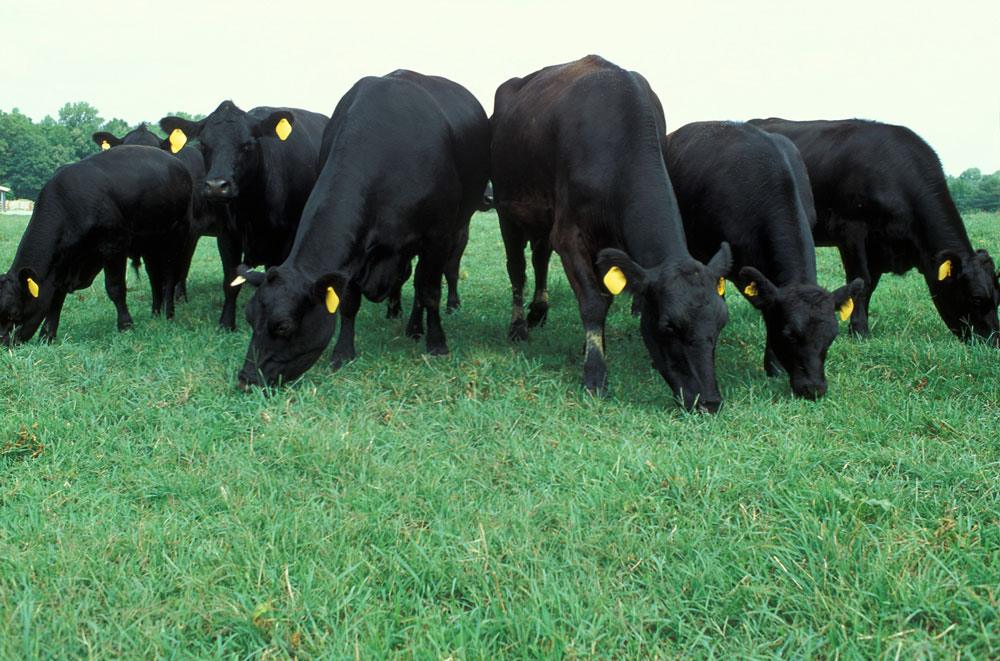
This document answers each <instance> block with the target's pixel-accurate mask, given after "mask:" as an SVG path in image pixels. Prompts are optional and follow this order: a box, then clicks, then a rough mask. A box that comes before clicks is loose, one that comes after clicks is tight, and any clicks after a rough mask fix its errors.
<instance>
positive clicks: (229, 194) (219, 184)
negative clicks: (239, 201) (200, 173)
mask: <svg viewBox="0 0 1000 661" xmlns="http://www.w3.org/2000/svg"><path fill="white" fill-rule="evenodd" d="M204 194H205V197H208V198H211V199H213V200H231V199H233V198H234V197H236V196H237V195H238V194H239V188H238V187H237V186H236V183H235V182H233V181H230V180H228V179H223V178H221V177H219V178H214V179H206V180H205V188H204Z"/></svg>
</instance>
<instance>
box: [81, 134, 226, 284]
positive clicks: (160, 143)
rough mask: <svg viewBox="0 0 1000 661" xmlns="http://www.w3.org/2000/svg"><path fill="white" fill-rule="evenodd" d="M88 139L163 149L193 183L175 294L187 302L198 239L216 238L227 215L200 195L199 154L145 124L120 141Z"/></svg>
mask: <svg viewBox="0 0 1000 661" xmlns="http://www.w3.org/2000/svg"><path fill="white" fill-rule="evenodd" d="M91 139H92V140H93V141H94V143H95V144H96V145H97V146H98V147H100V148H101V149H102V150H105V149H111V148H112V147H119V146H121V145H144V146H146V147H156V148H157V149H164V150H167V151H169V152H171V153H174V154H176V156H177V158H179V159H180V161H181V163H183V164H184V166H185V167H186V168H187V169H188V173H189V174H190V175H191V184H192V188H191V191H192V192H191V197H192V200H191V210H192V214H193V215H192V221H191V228H190V231H189V234H188V243H187V250H186V251H185V254H184V260H183V262H182V263H181V266H180V279H179V280H178V282H177V291H176V299H177V300H180V299H184V300H187V276H188V271H189V270H190V269H191V259H192V258H193V257H194V251H195V249H196V248H197V247H198V239H200V238H201V237H203V236H219V229H220V227H221V225H222V221H221V218H224V217H225V214H226V213H227V212H228V210H227V209H226V208H225V207H224V206H223V205H221V204H218V203H215V202H211V201H210V200H208V199H207V198H206V197H205V196H204V195H203V194H202V189H203V188H204V185H205V159H204V158H202V155H201V151H200V150H199V149H198V148H197V147H193V146H187V147H185V146H183V145H181V146H180V148H175V146H174V145H172V144H170V140H165V139H162V138H160V136H158V135H156V134H155V133H153V132H152V131H150V130H149V129H148V128H146V124H145V123H143V124H140V125H139V127H138V128H135V129H132V130H131V131H129V132H128V133H126V134H125V135H124V136H123V137H121V138H119V137H117V136H115V135H114V134H113V133H110V132H108V131H96V132H95V133H93V134H92V135H91Z"/></svg>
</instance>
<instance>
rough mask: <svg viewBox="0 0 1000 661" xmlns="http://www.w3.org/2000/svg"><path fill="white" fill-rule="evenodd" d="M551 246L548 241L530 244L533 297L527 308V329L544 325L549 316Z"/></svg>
mask: <svg viewBox="0 0 1000 661" xmlns="http://www.w3.org/2000/svg"><path fill="white" fill-rule="evenodd" d="M551 256H552V246H551V245H549V242H548V240H547V239H546V240H545V241H535V242H532V244H531V269H532V271H534V273H535V295H534V296H533V297H532V299H531V305H529V306H528V328H534V327H535V326H543V325H545V320H546V318H547V317H548V314H549V258H550V257H551Z"/></svg>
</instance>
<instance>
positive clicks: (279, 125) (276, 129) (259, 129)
mask: <svg viewBox="0 0 1000 661" xmlns="http://www.w3.org/2000/svg"><path fill="white" fill-rule="evenodd" d="M294 123H295V115H293V114H292V113H291V112H289V111H287V110H277V111H275V112H272V113H271V114H270V115H268V116H267V117H266V118H265V119H262V120H261V121H260V122H258V123H257V124H256V125H255V126H254V127H253V135H254V137H255V138H260V137H263V136H265V135H277V136H278V139H280V140H287V139H288V136H289V134H291V132H292V125H293V124H294Z"/></svg>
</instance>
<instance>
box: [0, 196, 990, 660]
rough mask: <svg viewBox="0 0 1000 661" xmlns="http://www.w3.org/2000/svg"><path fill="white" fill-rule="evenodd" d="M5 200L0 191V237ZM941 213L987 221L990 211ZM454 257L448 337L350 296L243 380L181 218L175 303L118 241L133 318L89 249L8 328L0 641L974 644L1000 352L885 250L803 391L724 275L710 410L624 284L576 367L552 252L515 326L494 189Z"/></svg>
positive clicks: (915, 652) (573, 331)
mask: <svg viewBox="0 0 1000 661" xmlns="http://www.w3.org/2000/svg"><path fill="white" fill-rule="evenodd" d="M26 223H27V217H26V216H25V217H20V218H11V217H5V218H4V219H3V220H2V221H0V256H2V259H3V262H4V264H3V268H4V269H6V268H7V266H8V265H9V264H10V261H11V259H12V257H13V254H14V251H15V249H16V246H17V242H18V240H19V238H20V235H21V233H22V232H23V230H24V227H25V225H26ZM966 223H967V225H968V228H969V233H970V236H971V238H972V241H973V245H974V246H975V247H986V248H988V249H989V250H990V251H991V253H992V254H993V255H995V256H997V255H1000V216H998V215H996V214H974V215H970V216H967V217H966ZM556 261H557V260H556ZM462 268H463V271H465V272H467V274H468V277H467V278H465V279H463V280H462V282H461V295H462V301H463V307H462V309H461V310H460V311H458V312H457V313H455V314H453V315H449V316H447V317H445V319H444V324H445V331H446V333H447V334H448V341H449V346H450V348H451V350H452V354H451V355H450V356H449V357H447V358H431V357H427V356H425V355H424V354H423V348H424V344H423V342H422V341H420V342H413V341H412V340H409V339H407V338H406V337H404V336H403V326H404V324H405V314H404V318H403V319H400V320H386V319H385V318H384V316H385V307H384V305H381V304H379V305H376V304H372V303H369V302H366V303H365V304H363V306H362V310H361V314H360V315H359V319H358V339H357V346H358V352H359V357H358V360H356V361H355V362H354V363H352V364H350V365H348V366H347V367H346V368H344V369H343V370H342V371H340V372H337V373H335V374H331V373H330V372H329V371H328V370H327V369H325V367H324V362H325V360H326V358H325V357H324V359H322V361H321V363H320V364H319V365H317V366H316V367H315V368H313V369H312V370H311V371H309V372H308V373H307V374H306V375H305V376H304V377H303V378H302V379H301V380H300V381H298V382H296V383H295V384H293V385H292V386H291V387H288V388H285V389H280V390H275V391H273V392H272V393H271V394H270V395H268V394H267V393H265V392H263V391H260V390H257V391H253V392H250V393H243V392H240V391H238V390H237V389H236V387H235V374H236V371H237V370H238V369H239V367H240V366H241V364H242V361H243V358H244V355H245V352H246V349H247V344H248V340H249V331H248V328H247V325H246V322H245V320H244V319H243V316H242V309H243V306H244V305H245V303H246V300H247V299H248V297H249V293H250V292H244V293H243V294H242V295H241V298H240V308H239V314H238V317H237V318H238V331H237V332H236V333H226V332H220V331H219V330H217V326H216V321H217V319H218V314H219V310H220V306H221V301H222V294H221V290H220V282H219V281H220V272H221V269H220V268H219V266H218V256H217V253H216V250H215V246H214V242H213V241H212V240H210V239H204V240H203V241H202V243H201V244H200V246H199V250H198V253H197V255H196V260H195V264H194V266H193V268H192V275H191V278H190V280H189V291H190V296H191V300H190V302H189V303H186V304H180V305H178V312H177V318H176V319H175V320H174V322H165V321H163V320H151V319H150V317H149V310H148V308H149V287H148V283H147V281H146V277H145V275H144V274H143V275H142V276H141V277H140V278H138V279H137V278H136V276H135V274H134V273H131V271H130V274H129V283H130V286H129V303H130V307H131V309H132V314H133V317H134V318H135V321H136V328H135V329H134V330H133V331H130V332H126V333H123V334H119V333H117V332H116V331H115V329H114V313H113V307H112V305H111V303H110V302H109V301H108V299H107V296H106V294H105V293H104V288H103V279H102V276H99V277H98V279H97V281H96V282H95V284H94V286H93V287H92V288H91V289H89V290H86V291H82V292H78V293H76V294H71V295H70V296H69V297H68V298H67V301H66V306H65V309H64V312H63V315H62V321H61V325H60V328H59V335H60V337H59V340H58V341H57V342H56V343H55V344H54V345H52V346H46V345H41V344H39V343H38V342H37V339H36V340H32V341H31V342H29V343H28V344H26V345H23V346H19V347H16V348H14V349H13V350H7V349H4V350H3V351H2V354H0V355H2V364H0V370H2V377H0V398H2V405H3V408H4V417H3V418H2V422H0V658H3V659H14V658H46V659H60V658H184V659H188V658H234V659H243V658H261V659H263V658H268V659H274V658H290V657H295V658H304V659H312V658H360V659H372V658H386V657H388V658H415V659H435V658H436V659H445V658H449V657H451V658H454V659H496V658H511V659H515V658H579V657H585V658H589V657H601V658H638V657H642V658H676V657H696V658H712V657H716V658H771V657H776V656H781V657H802V658H817V657H819V658H867V659H870V658H889V659H893V658H917V657H949V658H955V657H962V658H990V657H997V656H1000V621H998V613H997V609H998V605H997V599H998V598H1000V594H998V592H1000V480H998V473H1000V446H998V443H997V435H998V429H1000V353H998V352H997V351H996V350H991V349H989V348H986V347H982V346H971V347H970V346H965V345H963V344H961V343H960V342H959V341H958V340H957V339H956V338H955V337H953V336H952V335H951V334H950V333H949V332H948V331H947V329H946V328H945V326H944V324H943V323H942V322H941V320H940V318H939V317H938V315H937V312H936V311H935V310H934V308H933V306H932V304H931V301H930V298H929V295H928V293H927V289H926V286H925V284H924V282H923V279H922V278H921V277H920V276H919V275H918V274H917V273H916V272H911V273H910V274H908V275H907V276H905V277H902V278H899V277H892V276H887V277H885V278H883V280H882V283H881V285H880V287H879V289H878V290H877V292H876V294H875V297H874V299H873V302H872V311H873V312H872V322H873V325H872V334H873V336H872V339H871V340H869V341H858V340H854V339H852V338H848V337H846V336H845V335H843V334H842V335H841V336H840V337H839V338H838V339H837V340H836V341H835V342H834V344H833V346H832V348H831V350H830V355H829V360H828V362H827V376H828V378H829V382H830V390H829V393H828V394H827V396H826V397H825V398H824V399H822V400H821V401H819V402H807V401H801V400H794V399H792V398H791V397H790V394H789V387H788V383H787V379H780V380H779V379H769V378H768V377H766V376H765V375H764V372H763V369H762V355H763V337H764V335H763V332H764V326H763V322H762V320H761V318H760V315H759V314H758V313H756V312H755V311H754V310H753V309H752V308H751V306H750V305H749V304H748V303H747V302H745V301H744V300H742V299H741V297H739V296H738V295H737V292H736V291H735V287H733V286H732V285H730V286H729V289H728V291H727V292H726V299H727V302H728V303H729V305H730V321H729V324H728V326H727V327H726V328H725V329H724V331H723V333H722V336H721V339H720V343H719V346H718V350H717V361H716V365H717V372H718V379H719V385H720V387H721V389H722V393H723V396H724V398H725V402H724V404H723V408H722V411H721V412H720V413H719V414H718V415H714V416H709V415H689V414H686V413H684V412H683V411H682V410H681V409H680V408H679V407H678V406H677V405H676V404H675V403H674V401H673V399H672V397H671V396H670V392H669V389H668V388H667V386H666V384H665V383H664V382H663V381H662V379H661V377H660V376H659V375H658V374H657V373H655V372H654V371H653V370H652V369H651V368H650V364H649V357H648V355H647V353H646V350H645V347H644V346H643V345H642V341H641V338H640V336H639V324H638V320H637V319H634V318H632V317H631V316H630V315H629V314H628V308H629V300H628V299H627V298H624V297H623V299H622V300H619V301H618V302H617V303H616V305H615V307H614V308H613V312H612V314H611V316H610V317H609V323H608V329H607V342H608V363H609V368H610V373H609V378H610V385H611V393H610V396H609V397H608V398H607V399H605V400H600V401H595V400H593V399H591V398H589V397H587V396H586V395H585V394H584V392H583V390H582V388H581V386H580V379H581V361H582V353H581V352H582V348H583V331H582V328H581V325H580V322H579V315H578V312H577V307H576V302H575V299H574V298H573V295H572V292H571V291H570V289H569V287H568V285H567V284H566V280H565V278H564V276H563V274H562V269H561V267H560V266H559V265H558V264H553V269H552V279H551V290H550V291H551V297H552V304H553V308H552V310H551V311H550V313H549V319H548V324H547V325H546V326H545V327H543V328H541V329H536V330H534V331H533V332H532V339H531V341H530V342H529V343H527V344H525V345H520V346H513V345H510V344H509V343H508V342H507V340H506V331H507V324H508V322H509V319H510V294H509V285H508V283H507V276H506V271H505V269H504V256H503V249H502V247H501V243H500V234H499V230H498V228H497V222H496V216H495V214H493V213H479V214H476V215H475V216H474V217H473V221H472V227H471V240H470V243H469V247H468V250H467V251H466V256H465V259H464V261H463V264H462ZM820 282H821V284H823V285H824V286H826V287H828V288H832V287H834V286H837V285H840V284H842V282H843V278H842V271H841V268H840V263H839V259H838V258H837V256H836V253H835V252H834V251H833V250H830V249H823V250H821V251H820ZM411 300H412V288H411V286H410V285H409V284H408V285H407V286H406V288H404V308H405V309H406V310H407V312H408V307H407V306H408V305H409V303H410V301H411ZM845 328H846V324H841V330H842V331H843V330H844V329H845ZM328 354H329V350H328V352H327V355H328Z"/></svg>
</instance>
